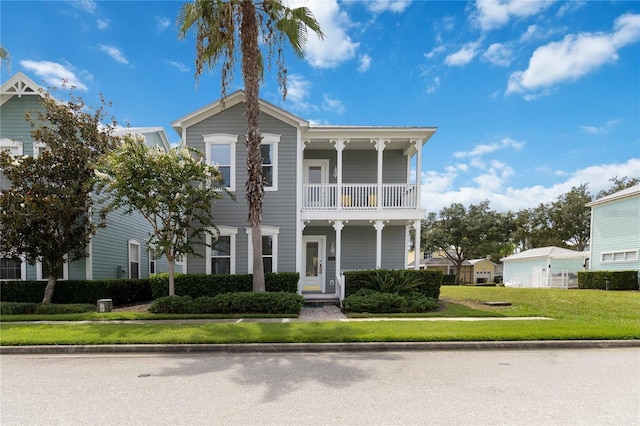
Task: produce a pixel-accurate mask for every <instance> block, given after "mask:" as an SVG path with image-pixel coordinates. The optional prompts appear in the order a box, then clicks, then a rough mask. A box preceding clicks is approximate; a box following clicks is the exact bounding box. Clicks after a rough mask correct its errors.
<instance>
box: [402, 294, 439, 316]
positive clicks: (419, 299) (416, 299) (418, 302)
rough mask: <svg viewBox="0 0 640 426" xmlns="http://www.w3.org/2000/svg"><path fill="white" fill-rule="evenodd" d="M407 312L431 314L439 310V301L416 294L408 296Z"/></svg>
mask: <svg viewBox="0 0 640 426" xmlns="http://www.w3.org/2000/svg"><path fill="white" fill-rule="evenodd" d="M406 298H407V310H406V311H405V312H431V311H436V310H438V307H439V305H438V301H437V300H434V299H431V298H428V297H426V296H423V295H422V294H420V293H415V294H412V295H410V296H407V297H406Z"/></svg>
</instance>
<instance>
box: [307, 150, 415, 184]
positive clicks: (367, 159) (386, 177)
mask: <svg viewBox="0 0 640 426" xmlns="http://www.w3.org/2000/svg"><path fill="white" fill-rule="evenodd" d="M304 158H305V159H306V160H320V159H328V160H329V170H330V171H333V169H334V167H336V165H337V158H338V157H337V153H336V151H335V150H312V149H309V150H305V152H304ZM342 176H343V178H342V180H343V182H344V183H376V182H377V181H378V153H377V151H375V150H368V151H363V150H357V151H355V150H352V151H349V150H348V149H347V150H345V151H343V153H342ZM336 182H337V180H336V178H335V177H334V176H333V173H331V172H330V173H329V183H336ZM382 182H383V183H406V182H407V157H406V156H405V155H403V154H402V151H401V150H391V149H387V150H385V151H384V153H383V157H382Z"/></svg>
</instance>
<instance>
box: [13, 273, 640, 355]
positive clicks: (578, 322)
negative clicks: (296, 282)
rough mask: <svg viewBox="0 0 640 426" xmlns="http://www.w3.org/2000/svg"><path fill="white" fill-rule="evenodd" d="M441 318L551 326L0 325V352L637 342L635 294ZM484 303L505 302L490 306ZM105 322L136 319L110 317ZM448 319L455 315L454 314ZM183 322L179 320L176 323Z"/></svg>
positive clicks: (477, 296) (552, 294)
mask: <svg viewBox="0 0 640 426" xmlns="http://www.w3.org/2000/svg"><path fill="white" fill-rule="evenodd" d="M441 296H442V298H443V299H445V300H447V301H449V304H448V306H447V309H445V311H442V312H441V313H440V314H442V315H448V316H451V315H454V313H456V312H457V315H460V316H481V315H492V316H509V317H521V316H544V317H549V318H553V320H539V321H536V320H533V321H532V320H518V319H514V320H512V321H491V320H487V321H477V322H463V321H442V322H438V321H414V322H411V321H410V322H407V321H380V322H310V323H307V322H290V323H280V322H278V323H273V322H243V323H228V322H225V323H220V322H217V323H207V324H177V323H172V324H165V323H145V324H137V323H134V322H131V321H129V322H128V323H103V324H81V323H80V324H20V323H10V322H6V320H7V318H2V319H3V323H2V324H0V331H1V333H0V344H2V345H100V344H154V343H155V344H180V343H196V344H204V343H275V342H283V343H328V342H425V341H487V340H498V341H504V340H565V339H566V340H578V339H585V340H592V339H605V340H606V339H640V292H605V291H600V290H553V289H513V288H502V287H467V286H462V287H458V286H447V287H443V288H442V294H441ZM484 301H508V302H511V303H512V306H508V307H490V306H486V305H482V304H481V302H484ZM101 315H109V316H107V317H106V318H109V319H126V318H124V317H122V315H125V316H126V317H127V318H128V319H141V318H139V317H138V315H146V314H136V313H130V312H129V313H117V315H116V313H112V314H101ZM454 316H455V315H454ZM181 317H182V316H181Z"/></svg>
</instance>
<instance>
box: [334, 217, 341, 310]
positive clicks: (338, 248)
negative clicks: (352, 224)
mask: <svg viewBox="0 0 640 426" xmlns="http://www.w3.org/2000/svg"><path fill="white" fill-rule="evenodd" d="M342 228H344V224H343V223H342V221H341V220H336V221H335V222H334V223H333V229H335V230H336V282H339V283H340V300H342V299H344V283H343V282H341V281H339V279H340V277H341V268H342Z"/></svg>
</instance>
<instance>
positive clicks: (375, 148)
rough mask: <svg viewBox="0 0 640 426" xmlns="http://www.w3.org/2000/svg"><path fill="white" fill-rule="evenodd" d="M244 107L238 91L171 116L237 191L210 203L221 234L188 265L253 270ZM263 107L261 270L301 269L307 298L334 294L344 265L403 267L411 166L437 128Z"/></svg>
mask: <svg viewBox="0 0 640 426" xmlns="http://www.w3.org/2000/svg"><path fill="white" fill-rule="evenodd" d="M244 110H245V94H244V92H243V91H238V92H235V93H233V94H231V95H229V96H228V97H227V99H226V101H225V105H224V108H223V105H222V104H221V102H220V101H217V102H214V103H212V104H210V105H207V106H205V107H203V108H201V109H199V110H197V111H194V112H192V113H190V114H188V115H186V116H184V117H182V118H180V119H178V120H176V121H174V122H173V123H172V126H173V128H174V129H175V130H176V132H177V133H178V134H179V135H180V136H181V139H182V143H183V144H186V145H188V146H190V147H193V148H197V149H199V150H201V151H203V152H204V153H205V155H206V159H207V161H208V162H210V163H211V164H218V166H219V168H220V170H221V171H222V173H223V175H224V180H225V181H224V185H225V186H226V187H227V188H228V189H229V191H231V192H232V193H233V194H234V195H235V197H236V200H235V201H234V200H231V199H229V198H228V197H227V198H225V199H223V200H219V201H218V202H216V204H215V206H214V221H215V223H216V225H217V227H218V228H219V231H220V237H219V238H218V239H217V240H216V241H214V244H213V247H206V246H201V248H200V249H199V250H200V252H199V254H200V255H201V257H193V256H189V257H188V258H187V259H186V271H187V272H188V273H205V274H215V273H232V274H233V273H250V272H251V271H252V268H253V267H252V254H251V250H252V249H251V247H252V244H251V241H250V239H251V232H250V228H248V226H247V216H248V207H247V203H246V200H245V197H244V184H245V181H246V159H247V155H246V139H245V132H246V120H245V118H244V116H243V113H244ZM261 110H262V112H261V116H260V122H261V132H262V136H263V140H262V156H263V164H264V165H263V176H264V177H265V180H266V182H267V184H266V186H265V196H264V204H263V208H264V211H263V221H262V234H263V252H264V253H263V254H264V264H265V271H267V272H299V273H300V281H299V285H298V291H299V293H301V294H302V295H303V296H304V297H305V298H306V299H327V298H340V299H342V298H344V276H343V272H344V271H347V270H356V269H373V268H405V267H406V265H407V263H408V262H407V244H408V239H409V229H410V228H411V227H414V228H415V229H416V233H415V235H417V236H419V235H420V220H422V219H423V218H424V214H425V212H424V210H423V209H422V208H421V207H420V196H419V194H420V179H416V178H415V174H412V173H411V169H412V166H413V168H414V170H421V169H422V147H423V145H424V144H425V143H426V142H427V141H428V140H429V138H431V136H433V134H434V133H435V131H436V128H435V127H382V126H380V127H378V126H367V127H362V126H318V125H314V124H311V123H309V122H308V121H306V120H304V119H302V118H299V117H297V116H295V115H293V114H291V113H289V112H287V111H285V110H283V109H281V108H278V107H276V106H274V105H272V104H270V103H268V102H265V101H261ZM207 242H208V243H209V244H210V243H212V242H211V241H207ZM416 269H417V268H416Z"/></svg>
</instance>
